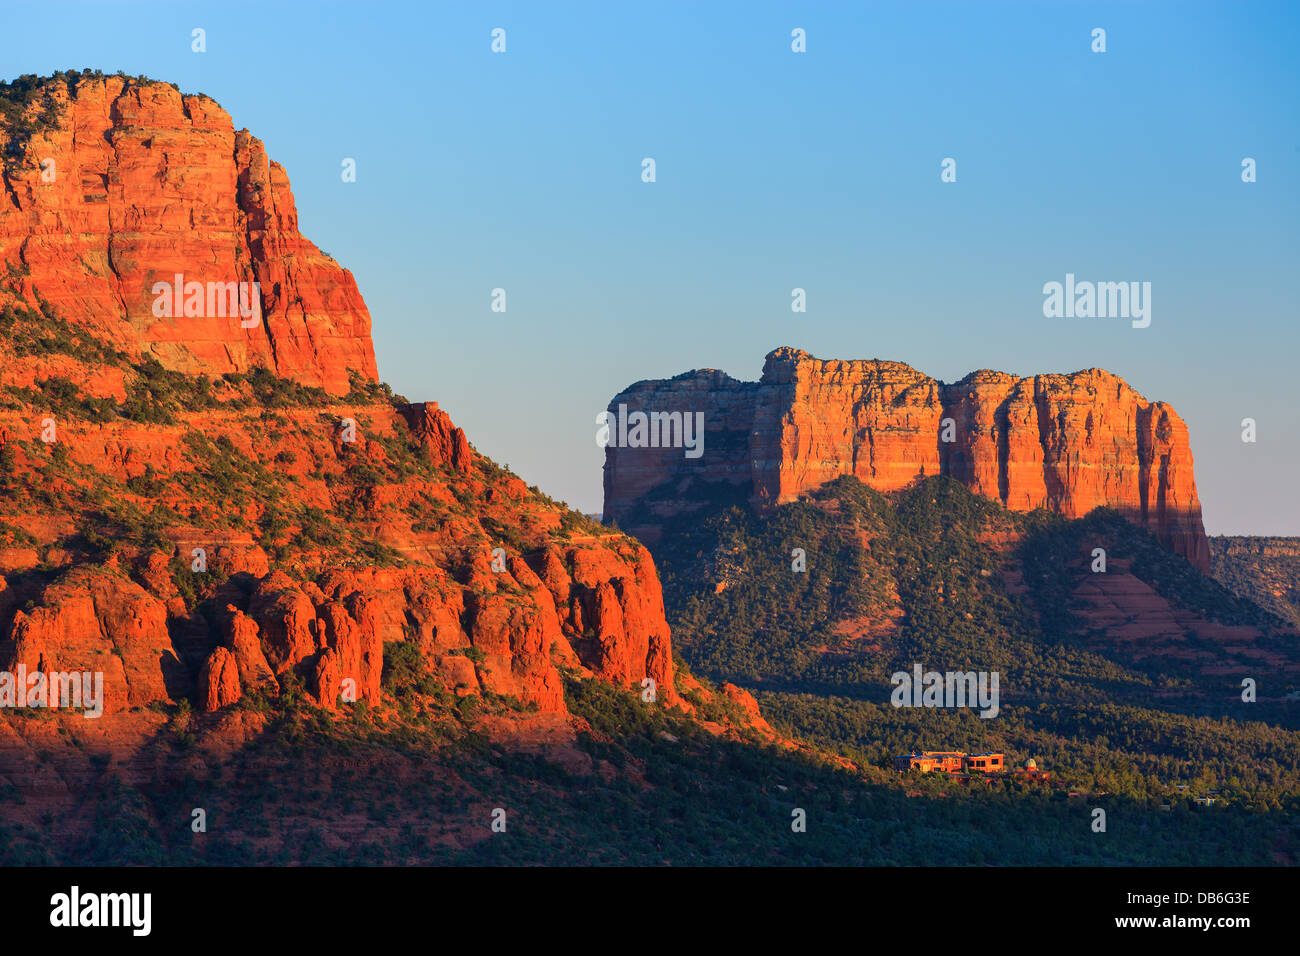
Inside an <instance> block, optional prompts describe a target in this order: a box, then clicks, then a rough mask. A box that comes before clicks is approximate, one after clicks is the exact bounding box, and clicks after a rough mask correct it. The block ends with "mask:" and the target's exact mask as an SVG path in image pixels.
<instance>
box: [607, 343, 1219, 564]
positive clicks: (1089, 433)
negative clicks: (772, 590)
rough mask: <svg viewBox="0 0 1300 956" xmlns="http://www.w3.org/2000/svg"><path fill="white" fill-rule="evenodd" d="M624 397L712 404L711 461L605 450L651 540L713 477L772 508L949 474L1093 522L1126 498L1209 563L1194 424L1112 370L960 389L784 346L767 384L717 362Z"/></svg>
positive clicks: (614, 477)
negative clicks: (846, 485) (854, 484)
mask: <svg viewBox="0 0 1300 956" xmlns="http://www.w3.org/2000/svg"><path fill="white" fill-rule="evenodd" d="M620 405H624V406H626V408H627V411H628V413H629V414H630V413H631V412H633V411H637V410H640V411H645V412H651V411H661V412H673V411H681V412H687V411H690V412H697V411H698V412H703V413H704V434H705V440H704V453H703V455H702V456H701V457H699V458H696V459H691V458H687V457H686V456H685V455H684V454H683V450H682V449H681V448H633V447H621V448H620V447H615V446H614V444H612V443H611V444H610V445H609V446H608V447H606V449H605V505H604V513H605V517H606V520H610V519H613V520H614V521H617V522H618V523H619V525H620V526H621V527H624V528H625V529H627V530H631V531H632V532H633V533H636V534H641V535H643V536H645V537H647V538H648V539H650V540H654V537H655V535H656V533H657V532H658V528H657V525H656V523H655V521H654V520H653V516H654V515H658V516H661V517H666V516H669V515H671V514H675V513H681V512H683V511H689V510H693V509H695V508H698V507H699V500H700V496H701V494H703V493H704V489H705V488H706V487H707V486H708V484H713V485H715V486H716V485H717V484H718V483H725V484H726V485H729V486H731V487H732V488H733V489H735V490H739V491H742V492H744V493H746V494H747V496H748V499H749V501H750V503H751V504H752V505H753V506H754V507H755V508H756V509H758V510H759V511H765V510H768V509H770V508H772V507H774V506H775V505H778V504H782V503H784V502H788V501H793V500H795V499H796V498H798V497H799V496H800V495H801V494H804V493H807V492H811V491H814V490H815V489H817V488H819V487H821V486H822V485H824V484H826V483H827V482H829V481H832V480H834V479H835V478H838V477H839V476H841V475H853V476H855V477H857V478H858V479H860V480H861V481H862V482H864V483H865V484H867V485H869V486H871V487H872V488H875V489H877V490H879V491H885V492H888V491H894V490H897V489H900V488H904V487H907V486H908V485H910V484H912V483H913V482H916V481H918V480H920V479H922V478H925V477H927V476H931V475H948V476H950V477H952V478H954V479H956V480H957V481H960V482H961V483H962V484H964V485H965V486H966V487H968V488H970V489H971V490H972V491H974V492H977V493H978V494H981V495H985V496H987V497H989V498H994V499H996V500H998V501H1000V502H1001V503H1002V504H1003V505H1004V506H1006V507H1007V508H1009V509H1011V510H1013V511H1032V510H1034V509H1036V508H1046V509H1049V510H1051V511H1054V512H1056V513H1058V514H1061V515H1064V516H1065V517H1067V518H1078V517H1082V516H1083V515H1085V514H1087V513H1088V512H1089V511H1091V510H1092V509H1094V508H1097V507H1100V506H1105V507H1109V508H1113V509H1115V510H1116V511H1118V512H1119V513H1121V514H1123V515H1124V516H1125V517H1126V518H1128V519H1129V520H1130V521H1133V522H1134V523H1135V524H1137V525H1139V526H1141V527H1144V528H1146V529H1148V530H1149V531H1151V532H1152V533H1153V534H1154V535H1156V537H1157V538H1159V539H1160V540H1161V541H1163V542H1164V543H1165V544H1166V545H1167V546H1169V547H1170V548H1171V549H1172V550H1174V551H1175V552H1176V553H1178V554H1181V555H1183V556H1184V557H1186V558H1187V560H1188V561H1190V562H1191V563H1192V564H1193V565H1195V566H1196V567H1197V568H1199V569H1200V570H1202V571H1207V572H1208V570H1209V546H1208V543H1207V541H1206V537H1205V529H1204V527H1203V525H1202V522H1201V504H1200V500H1199V499H1198V497H1197V494H1196V481H1195V478H1194V476H1193V469H1192V454H1191V450H1190V448H1189V447H1188V439H1187V426H1186V425H1184V424H1183V420H1182V419H1181V418H1179V417H1178V414H1177V413H1176V412H1175V411H1174V410H1173V409H1172V408H1170V407H1169V406H1168V405H1166V404H1164V403H1163V402H1150V401H1148V400H1147V399H1145V398H1143V397H1142V396H1141V395H1139V394H1138V393H1137V392H1135V391H1134V390H1133V389H1132V388H1130V387H1129V386H1128V384H1127V383H1125V382H1124V380H1123V379H1121V378H1119V377H1118V376H1116V375H1113V374H1111V373H1110V372H1107V371H1104V370H1102V369H1087V370H1085V371H1080V372H1074V373H1073V374H1070V375H1035V376H1032V377H1030V378H1018V377H1016V376H1014V375H1008V374H1006V373H1003V372H991V371H978V372H972V373H971V374H970V375H967V376H966V377H965V378H963V379H962V380H961V381H960V382H957V383H955V384H952V385H947V384H944V383H942V382H939V381H936V380H935V379H933V378H930V377H929V376H928V375H925V374H923V373H921V372H918V371H917V370H916V369H914V368H912V367H910V366H908V365H904V364H902V363H900V362H887V361H881V360H878V359H872V360H869V361H837V360H823V359H818V358H814V357H813V356H812V355H809V354H808V353H807V352H803V351H801V350H799V349H792V348H779V349H776V350H775V351H773V352H771V353H770V354H769V355H768V356H767V362H766V364H765V365H764V367H763V376H762V378H761V379H760V380H759V381H758V382H741V381H738V380H736V379H733V378H731V377H730V376H728V375H726V374H724V373H722V372H719V371H716V370H713V369H701V370H696V371H693V372H687V373H685V374H683V375H679V376H677V377H675V378H672V379H666V380H658V381H643V382H638V383H636V384H635V385H632V386H630V387H629V388H628V389H626V390H625V391H623V392H622V393H620V394H619V395H617V396H615V397H614V399H613V400H612V401H611V402H610V405H609V408H610V411H611V412H616V411H617V409H618V408H619V406H620ZM648 516H649V517H648Z"/></svg>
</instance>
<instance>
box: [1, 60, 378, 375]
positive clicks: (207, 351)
mask: <svg viewBox="0 0 1300 956" xmlns="http://www.w3.org/2000/svg"><path fill="white" fill-rule="evenodd" d="M42 92H43V94H44V95H43V96H42V97H39V98H37V99H35V100H33V101H32V103H31V105H30V107H29V108H28V111H27V113H28V115H26V116H24V119H28V120H37V119H38V118H39V117H41V116H42V115H50V111H49V108H50V106H51V105H52V106H53V113H52V115H53V117H54V119H53V122H52V123H51V124H49V125H44V124H42V123H39V122H38V123H37V124H36V125H35V131H34V132H33V133H32V134H31V135H30V136H29V137H28V138H26V140H25V141H21V142H20V141H19V140H18V139H17V135H16V133H15V131H14V129H12V128H10V129H6V128H5V126H4V125H3V124H0V153H2V154H5V155H7V156H9V157H10V159H11V161H10V162H8V163H6V165H5V168H4V171H3V186H4V194H3V196H0V261H8V262H9V263H10V264H11V265H14V264H18V265H20V266H22V267H26V269H27V270H29V271H28V274H27V277H26V279H25V283H26V285H27V289H26V290H25V291H27V292H28V293H29V294H34V293H39V294H40V295H41V296H42V297H43V298H44V299H45V300H46V301H48V302H49V303H50V304H51V305H53V306H54V307H55V308H56V309H58V310H59V311H60V312H61V313H62V314H63V315H64V316H65V317H66V318H67V319H68V320H69V321H70V322H72V323H74V324H77V325H81V326H84V327H85V328H87V329H88V330H90V331H92V332H93V333H94V334H95V335H96V336H98V337H99V338H101V339H103V340H106V341H109V342H112V343H114V344H115V345H116V346H117V347H118V348H120V349H122V350H123V351H126V352H127V353H128V354H130V355H132V357H139V356H140V355H141V354H142V353H145V354H150V355H152V356H154V357H155V358H156V359H158V361H160V362H161V363H162V364H163V365H165V366H167V367H168V368H172V369H175V370H178V371H183V372H206V373H210V374H218V375H219V374H222V373H224V372H242V371H247V370H248V369H250V368H251V367H253V366H264V367H266V368H269V369H271V370H273V371H275V372H276V373H277V374H279V375H281V376H284V377H286V378H294V379H297V380H298V381H300V382H302V383H303V384H306V385H315V386H320V387H323V388H325V389H328V390H329V391H331V392H334V393H339V394H341V393H344V392H347V390H348V372H349V370H353V371H355V372H356V373H358V374H359V375H361V376H363V377H364V378H368V379H371V380H374V379H376V378H377V371H376V368H375V354H374V347H373V345H372V343H371V339H370V314H369V313H368V312H367V311H366V306H365V303H364V302H363V301H362V299H361V294H360V293H359V292H358V291H357V284H356V282H355V281H354V279H353V277H352V273H350V272H349V271H348V270H346V269H344V268H343V267H342V266H340V265H339V264H338V263H337V262H335V261H334V260H333V259H332V258H330V257H329V256H328V255H326V254H325V253H323V252H321V251H320V250H319V249H318V248H316V246H314V245H313V244H312V243H311V242H309V241H308V240H307V239H305V238H304V237H303V236H302V234H301V233H300V232H299V231H298V213H297V209H296V208H295V205H294V199H293V193H292V192H291V191H290V189H289V177H288V176H287V175H286V174H285V171H284V168H283V167H282V166H280V164H279V163H276V162H274V161H273V160H271V159H269V158H268V157H267V155H266V148H265V147H264V146H263V145H262V142H261V141H260V140H258V139H257V138H256V137H254V136H252V135H250V134H249V132H248V131H247V130H236V129H235V128H234V126H233V124H232V123H231V119H230V116H229V114H227V113H226V112H225V110H223V109H222V108H221V107H220V106H218V105H217V104H216V103H215V102H213V101H212V100H211V99H209V98H207V97H206V96H201V95H200V96H186V95H182V94H181V93H179V92H177V90H176V89H175V88H174V87H172V86H171V85H169V84H166V83H157V82H152V81H151V82H141V81H138V80H133V79H130V78H128V77H121V76H107V77H90V76H86V77H82V78H79V79H76V80H71V81H68V82H63V81H58V80H50V81H47V82H46V83H45V86H44V88H43V91H42ZM15 153H16V154H17V159H18V161H17V162H13V161H12V159H13V157H14V155H15ZM176 275H182V276H184V279H185V281H186V282H191V281H193V282H199V283H203V284H204V286H205V287H206V285H207V283H223V284H225V283H232V282H234V283H239V282H246V283H250V284H251V283H252V282H257V283H258V284H259V285H260V293H261V311H262V321H261V322H260V323H258V324H257V325H256V326H254V327H251V328H243V327H241V324H240V318H239V316H238V314H236V315H233V316H225V317H204V318H199V317H193V316H191V317H184V316H181V317H172V318H166V317H158V316H156V315H155V311H154V303H155V300H156V296H155V294H154V292H153V288H154V284H155V283H156V282H164V283H168V284H170V283H173V282H174V280H175V276H176ZM250 287H251V286H250Z"/></svg>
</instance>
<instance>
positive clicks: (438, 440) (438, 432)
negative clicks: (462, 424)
mask: <svg viewBox="0 0 1300 956" xmlns="http://www.w3.org/2000/svg"><path fill="white" fill-rule="evenodd" d="M402 417H403V418H405V419H406V423H407V425H409V426H410V429H411V434H412V435H414V436H415V439H416V441H418V442H419V443H420V447H421V449H423V451H424V454H425V456H426V457H427V458H428V459H429V462H430V463H431V464H433V465H436V466H438V467H446V468H453V469H455V470H456V471H462V472H463V471H469V465H470V461H471V456H472V452H471V451H470V447H469V439H468V438H466V437H465V432H464V431H463V430H462V429H459V428H457V427H456V426H455V425H453V424H452V422H451V416H450V415H448V414H447V413H446V412H444V411H443V410H442V409H441V408H439V407H438V403H437V402H416V403H414V404H411V405H406V406H404V407H403V408H402Z"/></svg>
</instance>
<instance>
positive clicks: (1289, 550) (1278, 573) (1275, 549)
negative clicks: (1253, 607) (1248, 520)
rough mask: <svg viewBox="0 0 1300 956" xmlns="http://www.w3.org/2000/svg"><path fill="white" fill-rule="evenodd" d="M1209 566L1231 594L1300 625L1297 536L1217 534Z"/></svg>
mask: <svg viewBox="0 0 1300 956" xmlns="http://www.w3.org/2000/svg"><path fill="white" fill-rule="evenodd" d="M1210 568H1211V573H1212V574H1213V575H1214V578H1215V580H1216V581H1219V582H1220V583H1221V584H1222V585H1223V586H1224V587H1226V588H1228V589H1229V590H1230V591H1232V592H1233V593H1234V594H1239V595H1241V596H1242V597H1244V598H1247V599H1248V600H1251V601H1254V602H1255V603H1256V604H1258V605H1259V606H1260V607H1263V608H1267V609H1268V610H1270V611H1272V612H1273V613H1274V614H1276V615H1277V616H1278V617H1280V618H1283V619H1285V620H1287V621H1290V622H1291V623H1292V624H1294V625H1296V626H1297V627H1300V538H1282V537H1272V536H1240V535H1216V536H1214V537H1212V538H1210Z"/></svg>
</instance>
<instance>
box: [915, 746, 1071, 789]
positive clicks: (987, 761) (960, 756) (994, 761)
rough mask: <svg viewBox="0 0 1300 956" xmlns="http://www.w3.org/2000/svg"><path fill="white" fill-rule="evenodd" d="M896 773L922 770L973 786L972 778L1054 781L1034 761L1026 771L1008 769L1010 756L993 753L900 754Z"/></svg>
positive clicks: (1029, 762)
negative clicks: (1008, 757)
mask: <svg viewBox="0 0 1300 956" xmlns="http://www.w3.org/2000/svg"><path fill="white" fill-rule="evenodd" d="M894 769H895V770H897V771H899V772H900V773H906V772H907V771H909V770H919V771H920V772H921V773H930V772H932V771H933V772H938V773H947V774H952V775H953V776H956V777H960V778H962V779H964V780H966V781H967V782H969V780H970V778H971V777H972V775H976V776H981V777H988V778H990V779H989V780H988V782H990V783H991V782H992V778H996V777H1001V778H1003V779H1011V778H1014V779H1016V780H1027V781H1031V782H1033V783H1047V782H1048V781H1049V780H1051V779H1052V772H1051V771H1050V770H1039V769H1038V764H1037V762H1035V761H1034V760H1033V759H1032V758H1031V759H1029V760H1026V761H1025V765H1024V766H1023V767H1014V768H1011V767H1008V764H1007V756H1006V754H1004V753H1002V752H1000V751H996V750H989V751H985V752H984V753H978V754H968V753H963V752H962V751H960V750H922V751H921V752H920V753H910V754H899V755H898V756H897V757H895V758H894Z"/></svg>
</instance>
